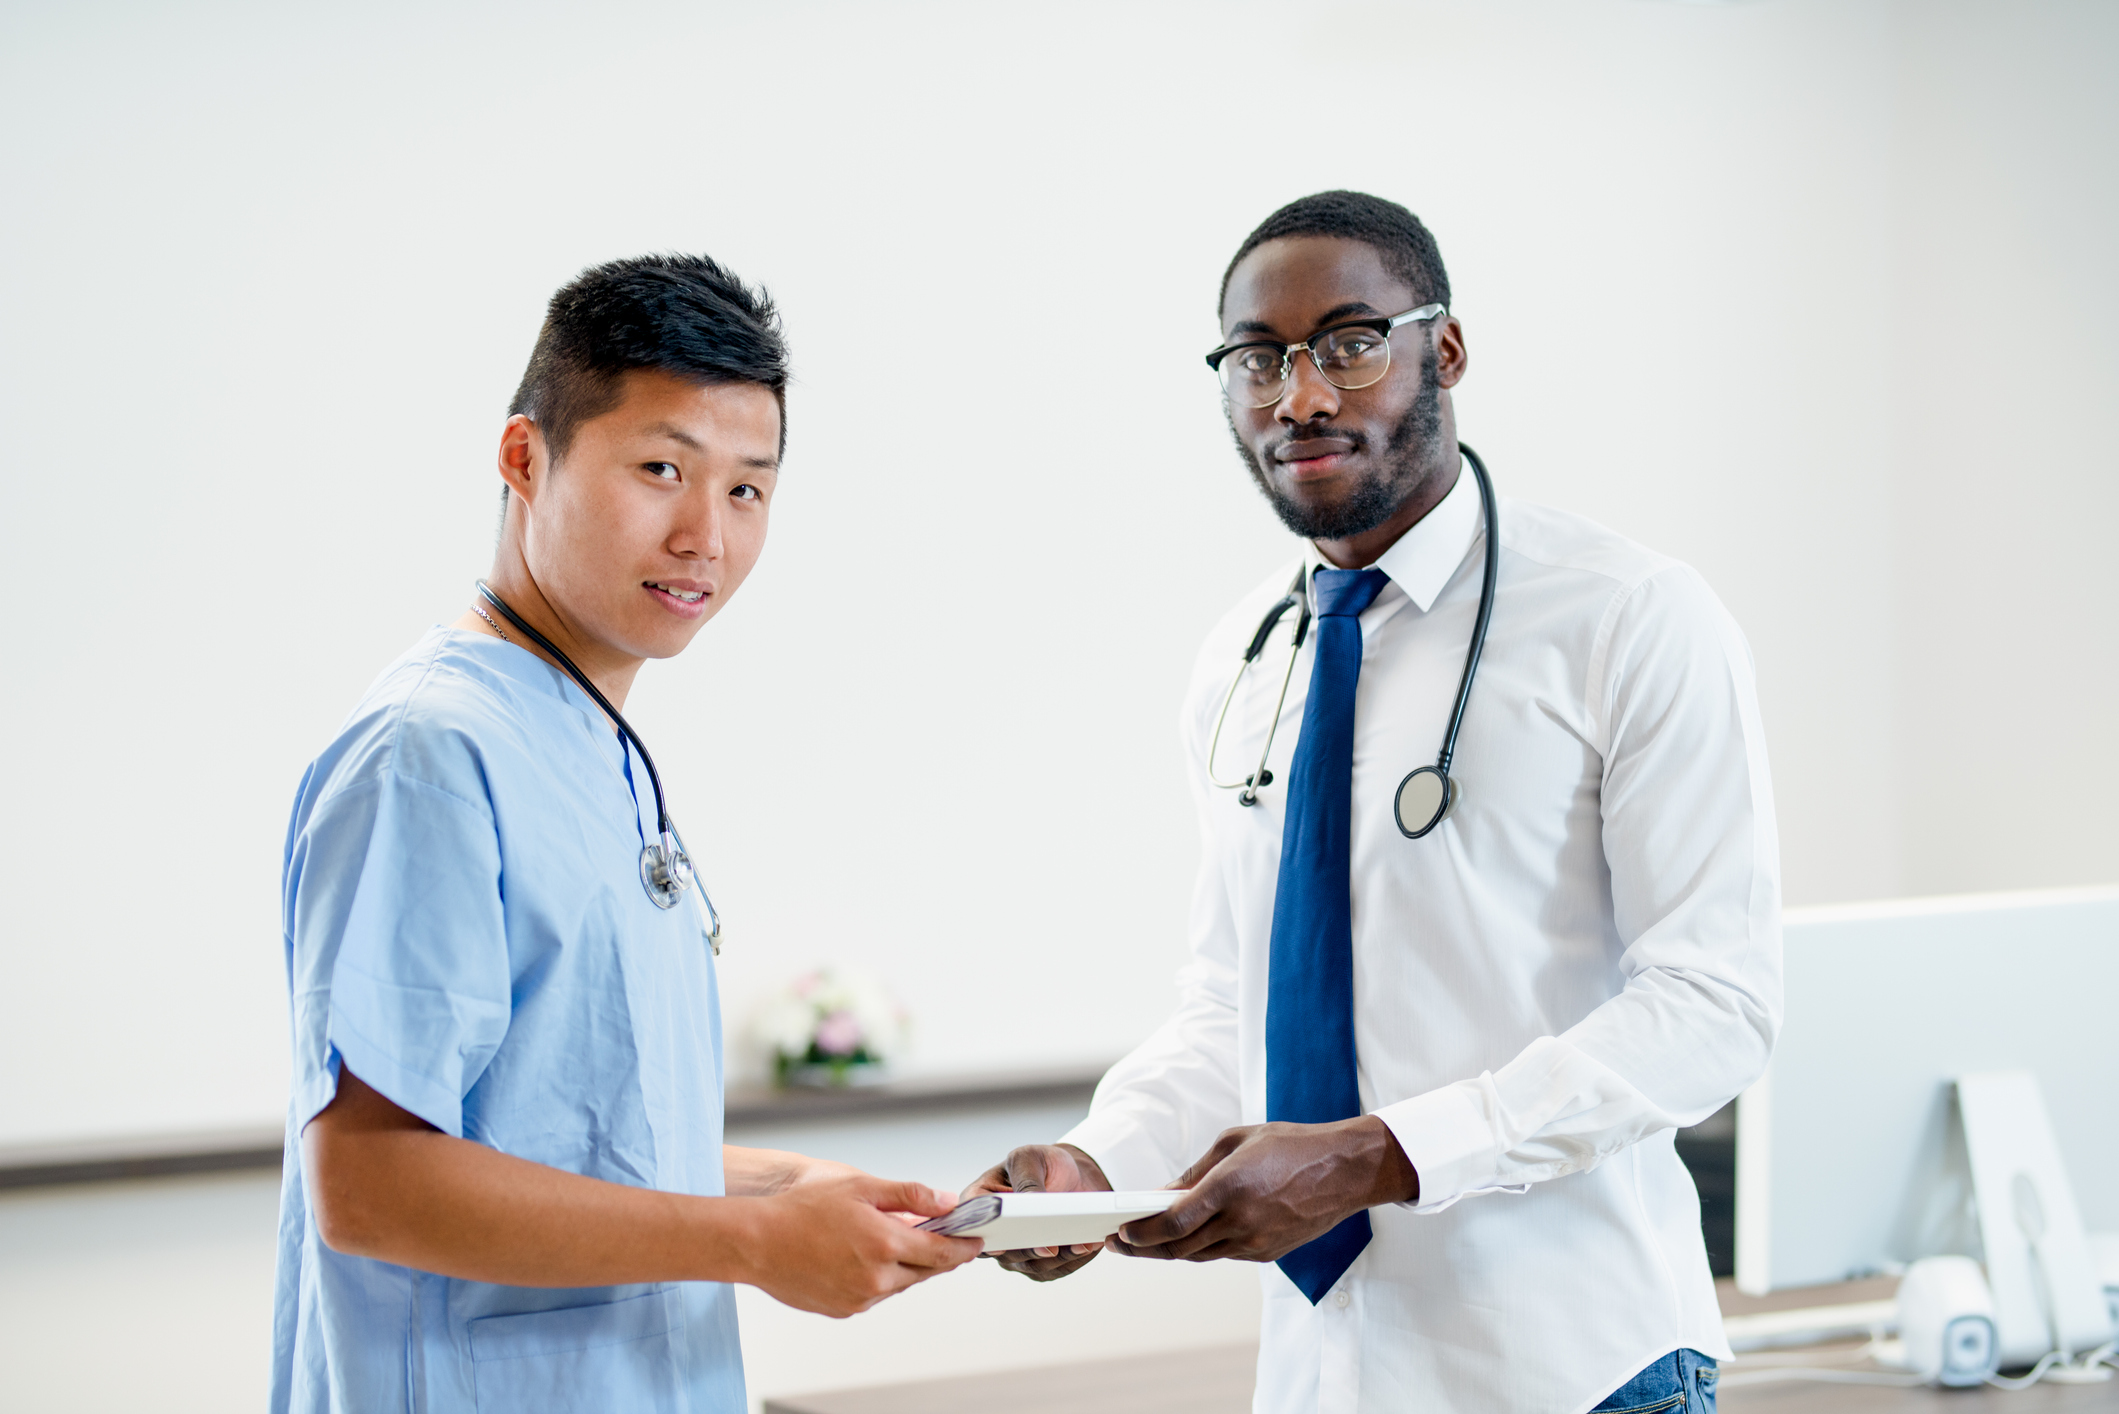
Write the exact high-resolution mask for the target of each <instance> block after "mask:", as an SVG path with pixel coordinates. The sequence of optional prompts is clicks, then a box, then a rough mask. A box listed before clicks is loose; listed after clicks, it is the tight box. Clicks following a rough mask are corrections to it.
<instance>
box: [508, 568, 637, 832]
mask: <svg viewBox="0 0 2119 1414" xmlns="http://www.w3.org/2000/svg"><path fill="white" fill-rule="evenodd" d="M478 592H479V593H480V594H482V595H483V596H485V601H486V602H487V603H488V604H491V605H492V606H493V607H494V608H496V609H498V610H500V612H501V613H502V614H503V615H505V616H506V617H507V620H508V622H509V623H511V624H513V625H515V627H516V628H518V629H520V630H521V631H522V636H523V637H524V638H527V639H529V640H530V642H532V643H534V644H536V645H537V646H538V647H539V648H542V649H543V650H544V651H545V652H547V653H549V654H551V655H552V658H553V660H554V661H555V662H557V663H558V664H559V666H560V667H561V668H563V669H565V670H566V674H567V676H568V677H570V678H572V679H573V680H574V681H575V682H577V683H579V684H581V690H582V691H583V692H586V693H587V694H588V695H589V696H590V697H591V698H592V699H594V700H595V703H596V705H597V706H598V707H601V708H602V709H603V714H604V715H605V716H606V717H609V718H610V719H611V720H612V721H613V722H615V723H616V724H617V726H618V730H619V731H621V732H623V733H625V739H626V740H627V741H629V742H631V743H632V744H633V750H635V751H637V752H639V753H640V764H641V765H643V766H645V767H647V779H648V784H649V785H651V786H653V787H654V788H655V833H656V834H658V835H674V834H675V833H676V829H675V827H673V826H672V825H671V824H670V812H669V807H668V806H667V805H666V804H664V803H663V799H662V774H661V772H659V771H657V770H656V769H655V758H654V757H652V756H650V755H648V752H647V743H646V742H644V741H642V740H641V739H640V733H638V732H636V731H634V730H633V724H632V723H631V722H628V721H627V720H626V719H625V714H624V713H623V712H620V711H619V710H618V709H617V708H616V707H613V706H612V705H611V699H610V698H608V697H605V696H604V695H603V693H602V692H600V691H598V690H597V687H596V684H595V683H593V682H590V681H589V675H588V674H587V673H585V672H583V671H582V670H581V669H579V668H577V667H575V666H574V660H573V659H572V658H569V657H568V656H567V655H566V654H564V653H562V652H560V651H559V647H558V645H557V644H555V643H553V642H552V640H551V639H549V638H546V637H545V636H544V635H543V634H541V633H539V632H538V631H537V630H536V629H534V628H531V627H530V625H529V624H528V623H526V622H525V621H524V620H523V617H522V615H520V614H518V613H516V612H515V611H514V610H513V609H511V608H509V607H508V606H507V604H506V602H505V601H503V600H502V599H501V597H500V596H499V595H498V594H495V593H494V592H493V590H492V587H491V586H490V585H488V584H487V583H486V582H485V581H484V580H482V579H481V580H479V581H478Z"/></svg>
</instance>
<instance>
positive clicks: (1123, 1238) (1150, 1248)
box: [1111, 1213, 1233, 1262]
mask: <svg viewBox="0 0 2119 1414" xmlns="http://www.w3.org/2000/svg"><path fill="white" fill-rule="evenodd" d="M1145 1225H1146V1223H1145V1220H1144V1221H1143V1222H1140V1223H1132V1224H1128V1225H1127V1226H1126V1227H1123V1228H1120V1229H1119V1232H1118V1235H1116V1236H1114V1237H1113V1238H1112V1239H1111V1241H1112V1244H1113V1247H1114V1249H1115V1250H1116V1251H1118V1252H1120V1253H1122V1254H1123V1255H1125V1256H1128V1257H1152V1258H1155V1259H1157V1260H1160V1261H1165V1262H1181V1261H1186V1260H1189V1259H1191V1258H1192V1257H1193V1256H1194V1255H1195V1254H1196V1253H1198V1252H1200V1251H1202V1250H1204V1249H1206V1248H1209V1247H1213V1246H1215V1245H1217V1244H1219V1243H1223V1242H1226V1241H1229V1240H1230V1237H1231V1228H1232V1226H1233V1224H1231V1223H1230V1221H1229V1220H1228V1219H1227V1218H1225V1217H1223V1216H1222V1215H1221V1214H1219V1213H1211V1214H1209V1215H1208V1220H1207V1221H1206V1222H1204V1223H1202V1224H1197V1225H1195V1226H1194V1227H1192V1228H1189V1229H1187V1230H1186V1231H1185V1232H1182V1233H1179V1234H1177V1235H1175V1236H1172V1237H1168V1238H1162V1239H1157V1240H1152V1241H1143V1240H1142V1238H1143V1236H1144V1234H1141V1233H1138V1232H1135V1231H1133V1229H1134V1228H1138V1227H1143V1226H1145Z"/></svg>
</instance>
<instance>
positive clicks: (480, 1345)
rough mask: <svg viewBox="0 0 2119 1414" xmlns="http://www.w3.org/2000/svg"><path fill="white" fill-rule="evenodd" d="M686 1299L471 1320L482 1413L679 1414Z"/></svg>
mask: <svg viewBox="0 0 2119 1414" xmlns="http://www.w3.org/2000/svg"><path fill="white" fill-rule="evenodd" d="M680 1300H681V1297H680V1295H679V1293H678V1292H677V1291H676V1290H675V1289H674V1288H673V1289H671V1290H669V1291H651V1292H649V1293H648V1294H647V1295H645V1296H633V1297H628V1298H627V1299H625V1300H623V1301H607V1302H605V1303H603V1304H602V1305H600V1306H569V1307H566V1308H564V1309H563V1310H558V1311H526V1312H524V1313H523V1314H521V1315H519V1316H484V1317H481V1318H480V1319H478V1320H475V1321H473V1322H471V1326H470V1331H471V1371H472V1377H473V1379H474V1380H475V1381H476V1384H477V1390H478V1409H479V1414H608V1411H611V1410H614V1409H623V1410H627V1411H632V1410H642V1411H657V1412H658V1414H661V1411H668V1412H669V1414H675V1411H677V1410H679V1409H680V1408H681V1407H682V1405H681V1400H680V1396H679V1394H678V1383H677V1349H676V1330H677V1324H678V1320H679V1312H680V1310H681V1307H680V1305H679V1302H680Z"/></svg>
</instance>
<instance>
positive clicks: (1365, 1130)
mask: <svg viewBox="0 0 2119 1414" xmlns="http://www.w3.org/2000/svg"><path fill="white" fill-rule="evenodd" d="M1349 1124H1351V1125H1352V1126H1353V1127H1354V1128H1355V1129H1356V1130H1357V1131H1358V1132H1359V1134H1360V1136H1361V1137H1360V1141H1359V1142H1360V1146H1361V1155H1362V1161H1363V1163H1364V1165H1365V1167H1367V1169H1368V1170H1369V1191H1368V1201H1367V1202H1366V1203H1364V1204H1363V1205H1362V1206H1363V1207H1365V1208H1380V1207H1382V1206H1383V1205H1384V1204H1386V1203H1412V1202H1417V1201H1418V1200H1419V1197H1420V1174H1419V1171H1418V1170H1416V1169H1415V1168H1414V1167H1413V1161H1412V1160H1411V1159H1409V1158H1407V1157H1406V1156H1405V1148H1404V1146H1403V1145H1401V1144H1400V1143H1399V1142H1398V1136H1397V1135H1396V1134H1394V1133H1392V1132H1391V1127H1390V1126H1389V1125H1388V1124H1385V1123H1384V1122H1383V1120H1382V1118H1381V1117H1380V1116H1377V1115H1363V1116H1362V1117H1361V1118H1359V1119H1357V1120H1350V1121H1349Z"/></svg>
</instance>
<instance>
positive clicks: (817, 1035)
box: [753, 968, 910, 1089]
mask: <svg viewBox="0 0 2119 1414" xmlns="http://www.w3.org/2000/svg"><path fill="white" fill-rule="evenodd" d="M753 1025H754V1031H755V1034H756V1035H757V1038H758V1040H759V1041H760V1042H761V1043H762V1046H763V1048H764V1049H765V1050H767V1051H768V1052H769V1053H770V1054H771V1056H772V1058H773V1079H774V1081H775V1082H776V1083H778V1084H780V1085H783V1086H789V1085H794V1086H807V1087H813V1088H818V1089H825V1088H832V1087H837V1086H868V1085H882V1084H885V1083H886V1082H887V1081H888V1080H889V1079H890V1063H891V1061H892V1060H894V1059H896V1058H898V1057H900V1056H901V1055H902V1054H903V1053H904V1046H905V1042H906V1038H907V1034H908V1031H909V1029H910V1027H909V1024H908V1018H907V1016H906V1014H905V1009H904V1008H903V1007H901V1006H899V1005H898V1004H897V1002H896V1000H895V999H893V998H892V997H891V995H890V993H889V992H888V991H886V990H884V988H883V987H882V986H881V985H880V984H879V983H877V982H876V981H875V980H874V979H873V978H871V977H868V976H866V975H865V974H862V973H859V972H854V971H850V970H847V969H842V968H819V969H817V970H816V971H813V972H807V973H804V974H803V975H802V976H800V977H798V978H796V979H795V980H794V982H793V984H791V985H790V986H789V987H788V989H787V990H786V991H785V992H784V993H782V994H781V995H780V996H779V997H777V998H775V999H774V1000H772V1001H771V1002H768V1003H767V1004H766V1005H765V1007H764V1008H763V1009H762V1010H761V1011H760V1012H759V1013H758V1015H757V1019H756V1021H755V1022H754V1023H753Z"/></svg>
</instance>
